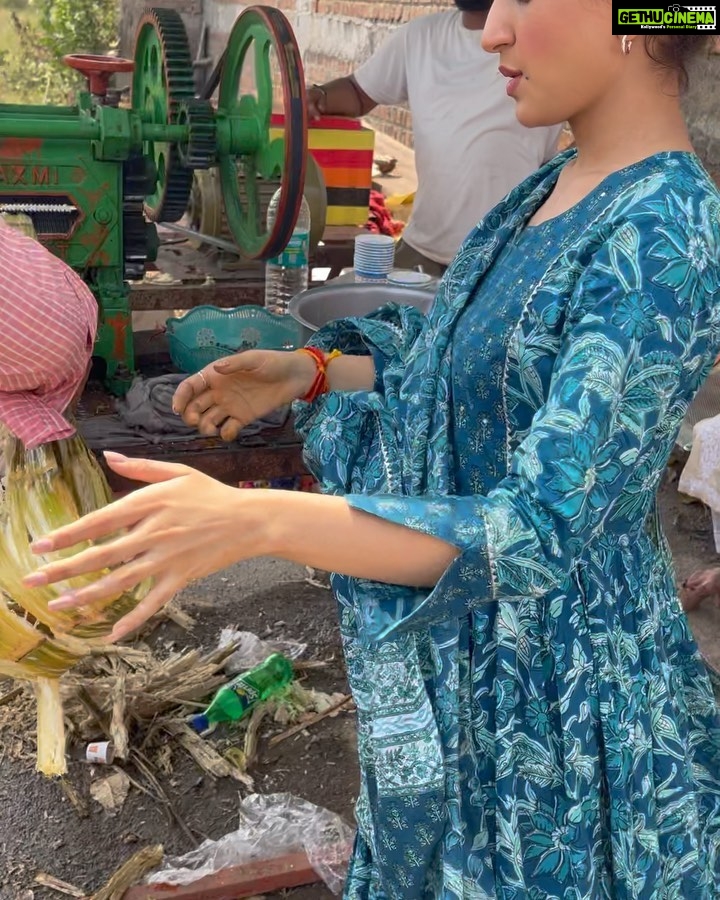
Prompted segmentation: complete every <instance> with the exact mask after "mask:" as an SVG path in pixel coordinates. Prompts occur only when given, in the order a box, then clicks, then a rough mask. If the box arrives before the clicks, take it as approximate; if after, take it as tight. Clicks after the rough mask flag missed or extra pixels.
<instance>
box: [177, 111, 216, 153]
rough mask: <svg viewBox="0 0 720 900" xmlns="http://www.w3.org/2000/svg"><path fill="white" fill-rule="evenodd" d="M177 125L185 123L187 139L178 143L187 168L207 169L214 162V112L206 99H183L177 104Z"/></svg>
mask: <svg viewBox="0 0 720 900" xmlns="http://www.w3.org/2000/svg"><path fill="white" fill-rule="evenodd" d="M177 122H178V125H187V127H188V139H187V142H186V143H182V144H179V145H178V153H179V156H180V161H181V162H182V164H183V165H184V166H185V167H186V168H187V169H209V168H210V166H212V164H213V163H214V162H215V113H214V111H213V108H212V105H211V104H210V102H209V101H207V100H195V99H193V100H184V101H183V102H182V103H181V104H179V106H178V114H177Z"/></svg>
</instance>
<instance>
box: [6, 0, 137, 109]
mask: <svg viewBox="0 0 720 900" xmlns="http://www.w3.org/2000/svg"><path fill="white" fill-rule="evenodd" d="M4 5H6V6H10V8H11V10H12V11H11V21H12V27H13V29H14V32H15V37H16V42H15V47H14V48H13V49H12V50H9V51H7V52H6V53H5V54H4V58H3V59H2V60H1V61H0V63H1V66H2V69H1V71H0V83H2V85H3V93H13V94H15V95H17V96H20V97H22V98H23V100H24V101H25V102H28V103H60V104H66V103H67V102H68V100H69V99H70V97H71V96H72V94H73V93H74V91H75V90H76V89H77V88H78V87H79V86H81V85H82V79H81V78H80V77H79V76H78V75H77V73H76V72H73V71H72V70H71V69H69V68H68V67H67V66H66V65H65V64H64V63H63V56H65V54H67V53H98V54H103V53H108V52H109V51H111V50H113V49H114V48H115V46H116V44H117V35H118V19H119V11H118V3H117V0H28V5H27V11H28V12H29V13H31V15H30V16H26V15H23V12H22V11H21V10H20V9H19V8H18V6H19V4H18V3H17V2H13V3H12V4H7V2H6V3H5V4H4Z"/></svg>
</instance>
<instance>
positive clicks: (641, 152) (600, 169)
mask: <svg viewBox="0 0 720 900" xmlns="http://www.w3.org/2000/svg"><path fill="white" fill-rule="evenodd" d="M641 88H642V86H637V87H636V86H633V85H630V86H628V87H627V88H626V90H625V91H624V96H620V95H614V96H612V97H608V98H606V99H605V100H603V101H600V102H599V103H598V104H597V106H595V107H593V108H590V109H588V110H586V111H585V112H584V113H582V114H581V115H578V116H576V117H574V118H573V119H572V120H571V121H570V127H571V128H572V133H573V137H574V139H575V144H576V146H577V151H578V155H577V160H576V162H575V165H574V169H575V171H576V173H577V174H578V175H580V174H582V175H590V174H603V175H605V174H609V173H610V172H615V171H617V170H618V169H622V168H625V166H629V165H631V164H632V163H634V162H638V161H639V160H641V159H645V158H646V157H648V156H652V155H653V154H655V153H662V152H664V151H669V150H686V151H689V152H692V149H693V148H692V144H691V143H690V138H689V136H688V132H687V128H686V126H685V120H684V118H683V115H682V111H681V109H680V101H679V99H678V97H677V95H676V94H673V93H671V92H670V91H666V92H662V91H657V92H656V93H655V96H654V97H653V96H652V92H648V90H647V86H646V87H645V89H641ZM651 98H652V99H651Z"/></svg>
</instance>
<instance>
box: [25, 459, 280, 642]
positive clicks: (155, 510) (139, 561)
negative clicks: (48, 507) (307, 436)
mask: <svg viewBox="0 0 720 900" xmlns="http://www.w3.org/2000/svg"><path fill="white" fill-rule="evenodd" d="M105 456H106V459H107V462H108V465H109V466H110V467H111V468H112V469H113V470H114V471H115V472H117V473H118V474H120V475H122V476H123V477H124V478H128V479H131V480H134V481H143V482H146V483H147V485H148V486H147V487H144V488H142V489H141V490H137V491H134V492H133V493H131V494H128V495H127V496H125V497H123V498H122V499H120V500H118V501H116V502H115V503H111V504H110V505H109V506H106V507H104V508H103V509H100V510H97V511H96V512H93V513H90V514H89V515H87V516H84V517H83V518H82V519H79V520H78V521H77V522H73V523H72V524H71V525H67V526H65V527H64V528H59V529H58V530H57V531H54V532H52V533H51V534H49V535H46V536H45V537H43V538H42V539H41V540H39V541H37V542H36V543H35V544H33V547H32V549H33V552H35V553H37V554H47V553H53V552H55V551H57V550H63V549H66V548H69V547H74V546H75V545H76V544H78V543H80V542H83V541H92V542H97V541H103V543H99V544H95V546H92V547H90V548H88V549H87V550H83V551H82V552H80V553H77V554H76V555H74V556H71V557H69V558H66V559H61V560H57V561H55V562H51V563H48V564H47V565H44V566H42V567H41V568H39V569H38V570H37V571H35V572H33V573H32V574H30V575H28V576H27V577H26V579H25V584H26V585H27V586H28V587H39V586H42V585H46V584H54V583H56V582H63V581H67V580H68V579H71V578H74V577H75V576H77V575H86V574H89V573H93V572H102V571H103V570H107V569H110V570H111V571H110V572H108V573H107V574H105V575H103V576H102V577H100V578H99V579H98V581H96V582H94V583H93V584H90V585H88V586H87V587H83V588H80V589H78V590H76V591H70V592H68V593H66V594H64V595H62V596H61V597H59V598H58V599H57V600H55V601H53V602H52V604H51V605H52V606H53V608H55V609H71V608H75V607H80V606H85V605H87V604H89V603H96V602H98V601H100V600H107V599H110V598H112V597H116V596H118V595H119V594H121V593H123V592H125V591H131V590H133V589H134V588H135V587H136V586H137V585H139V584H141V583H142V582H143V581H145V580H146V579H148V578H151V579H153V586H152V588H151V589H150V591H149V593H148V594H147V596H146V597H145V599H144V600H142V601H141V603H139V604H138V606H137V607H136V608H135V609H134V610H133V612H131V613H130V614H129V615H127V616H125V618H123V619H121V620H120V621H119V622H118V623H117V625H116V626H115V628H114V630H113V632H112V635H111V637H110V640H118V639H119V638H121V637H123V636H124V635H126V634H128V633H129V632H131V631H134V630H135V629H136V628H138V627H139V626H140V625H141V624H142V623H143V622H145V621H146V620H147V619H149V618H150V617H151V616H153V615H154V614H155V613H156V612H157V611H158V610H159V609H161V608H162V607H163V606H164V605H165V604H166V603H168V602H169V601H170V600H171V599H172V597H173V596H174V595H175V594H176V593H177V592H178V591H179V590H181V589H182V588H184V587H185V586H186V585H187V584H189V583H190V582H191V581H195V580H196V579H198V578H203V577H205V576H206V575H209V574H210V573H212V572H217V571H218V570H220V569H223V568H225V567H226V566H229V565H231V564H232V563H235V562H238V561H239V560H241V559H249V558H250V557H253V556H261V555H264V553H265V550H264V548H263V547H262V546H261V545H260V544H261V539H260V537H259V536H260V533H261V532H262V527H261V525H262V521H263V519H262V514H261V512H260V511H259V510H258V504H257V503H256V502H254V500H255V499H256V498H254V497H253V494H255V493H256V492H254V491H243V490H239V489H238V488H233V487H229V486H228V485H225V484H222V483H220V482H219V481H216V480H215V479H213V478H210V477H209V476H207V475H204V474H202V473H201V472H198V471H196V470H195V469H191V468H189V467H188V466H182V465H176V464H174V463H166V462H158V461H152V460H147V459H129V458H127V457H124V456H121V455H120V454H118V453H106V454H105ZM113 535H115V536H114V537H112V536H113Z"/></svg>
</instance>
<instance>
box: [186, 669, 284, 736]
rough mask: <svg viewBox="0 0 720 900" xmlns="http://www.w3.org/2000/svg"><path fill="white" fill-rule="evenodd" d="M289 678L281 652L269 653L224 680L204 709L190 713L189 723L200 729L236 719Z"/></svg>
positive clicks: (270, 695) (265, 698)
mask: <svg viewBox="0 0 720 900" xmlns="http://www.w3.org/2000/svg"><path fill="white" fill-rule="evenodd" d="M292 679H293V667H292V663H291V662H290V660H289V659H288V658H287V657H286V656H283V655H282V653H271V654H270V656H268V658H267V659H266V660H265V662H262V663H260V665H259V666H255V667H254V668H253V669H250V670H249V671H248V672H243V673H242V675H238V676H237V677H235V678H233V680H232V681H229V682H228V683H227V684H224V685H223V686H222V687H221V688H220V690H219V691H218V692H217V694H215V696H214V697H213V699H212V702H211V703H210V706H208V708H207V709H206V710H205V712H204V713H200V714H199V715H195V716H190V719H189V724H190V725H191V727H192V728H194V729H195V731H198V732H203V731H208V729H210V728H213V727H214V726H215V725H218V724H219V723H220V722H237V721H238V720H240V719H242V718H244V717H245V716H246V715H247V714H248V713H249V712H251V711H252V710H253V709H254V708H255V707H256V706H257V705H258V703H262V702H263V701H264V700H268V699H269V698H270V697H272V696H274V695H275V694H278V693H280V691H281V690H282V689H283V688H284V687H286V685H288V684H290V682H291V681H292Z"/></svg>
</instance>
